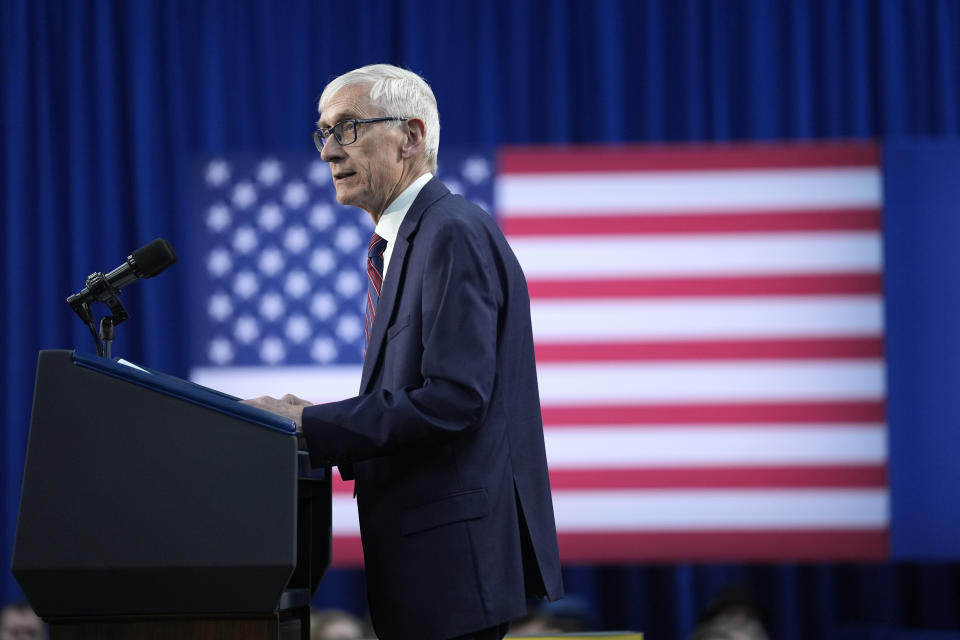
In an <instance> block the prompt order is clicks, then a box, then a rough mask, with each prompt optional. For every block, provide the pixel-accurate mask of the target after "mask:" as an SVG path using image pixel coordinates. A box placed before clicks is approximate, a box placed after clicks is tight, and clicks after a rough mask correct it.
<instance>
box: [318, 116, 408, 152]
mask: <svg viewBox="0 0 960 640" xmlns="http://www.w3.org/2000/svg"><path fill="white" fill-rule="evenodd" d="M407 120H409V118H392V117H387V118H354V119H352V120H341V121H340V122H338V123H337V124H335V125H333V126H332V127H330V128H329V129H323V128H321V129H317V130H316V131H314V132H313V144H315V145H317V151H323V145H324V143H325V142H326V141H327V138H329V137H330V134H333V137H334V138H336V139H337V144H339V145H340V146H341V147H345V146H347V145H348V144H353V143H354V142H356V141H357V127H359V126H360V125H361V124H369V123H371V122H388V121H394V122H396V121H399V122H406V121H407Z"/></svg>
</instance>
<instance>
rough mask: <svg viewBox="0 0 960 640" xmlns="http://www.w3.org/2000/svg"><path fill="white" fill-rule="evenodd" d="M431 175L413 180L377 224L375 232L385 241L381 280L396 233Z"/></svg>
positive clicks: (388, 261)
mask: <svg viewBox="0 0 960 640" xmlns="http://www.w3.org/2000/svg"><path fill="white" fill-rule="evenodd" d="M432 177H433V174H432V173H425V174H423V175H422V176H420V177H419V178H417V179H416V180H414V181H413V182H412V183H411V184H410V186H409V187H407V188H406V189H404V190H403V192H402V193H401V194H400V195H398V196H397V197H396V199H395V200H394V201H393V202H391V203H390V204H388V205H387V208H386V209H385V210H384V212H383V215H381V216H380V220H379V221H378V222H377V228H376V229H375V231H376V232H377V235H378V236H380V237H381V238H383V239H384V240H386V241H387V248H386V249H384V250H383V279H384V280H386V279H387V267H388V266H389V265H390V256H392V255H393V244H394V242H395V241H396V239H397V232H399V231H400V225H401V224H402V223H403V219H404V217H405V216H406V215H407V211H409V210H410V205H412V204H413V201H414V200H416V199H417V195H418V194H419V193H420V190H421V189H423V185H425V184H427V183H428V182H430V178H432Z"/></svg>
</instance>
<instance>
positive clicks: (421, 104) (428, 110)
mask: <svg viewBox="0 0 960 640" xmlns="http://www.w3.org/2000/svg"><path fill="white" fill-rule="evenodd" d="M353 85H369V86H370V93H369V94H368V96H369V98H370V102H372V103H373V104H374V105H375V106H377V107H379V108H381V109H383V111H384V113H385V114H386V115H388V116H392V117H396V118H419V119H421V120H423V123H424V125H425V126H426V135H425V140H424V142H425V145H424V146H425V151H426V156H427V159H428V160H429V161H430V167H431V169H432V170H433V171H434V173H436V171H437V154H438V152H439V150H440V114H439V113H438V112H437V99H436V98H435V97H434V95H433V90H432V89H431V88H430V85H429V84H427V81H426V80H424V79H423V78H421V77H420V76H418V75H417V74H415V73H414V72H412V71H408V70H406V69H401V68H400V67H395V66H393V65H392V64H370V65H367V66H365V67H360V68H359V69H354V70H353V71H349V72H347V73H345V74H343V75H342V76H337V77H336V78H334V79H333V80H331V81H330V82H329V83H328V84H327V86H326V87H324V89H323V93H322V94H321V95H320V104H319V105H318V110H319V111H320V113H321V114H322V113H323V109H324V107H325V106H326V105H327V102H329V100H330V98H332V97H333V95H334V94H335V93H337V92H338V91H340V90H341V89H343V88H344V87H349V86H353ZM393 126H400V123H399V122H396V123H393Z"/></svg>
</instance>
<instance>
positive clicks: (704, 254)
mask: <svg viewBox="0 0 960 640" xmlns="http://www.w3.org/2000/svg"><path fill="white" fill-rule="evenodd" d="M510 245H511V246H512V247H513V250H514V253H516V255H517V259H518V260H519V261H520V265H521V266H522V267H523V272H524V274H526V276H527V279H528V280H534V279H537V278H565V279H569V280H577V279H582V278H595V277H630V276H690V275H696V276H705V277H710V276H718V275H730V274H735V275H776V274H783V273H803V274H818V273H831V272H851V271H852V272H879V271H880V269H881V266H882V253H883V247H882V243H881V238H880V234H879V233H877V232H875V231H853V232H824V233H789V234H784V233H762V234H753V235H750V234H747V235H733V236H731V235H726V236H724V235H719V234H716V235H706V234H705V235H694V236H690V235H688V236H675V235H670V236H657V237H653V238H652V237H649V236H639V235H636V236H627V237H609V236H592V237H586V238H545V237H529V238H528V237H522V238H521V237H514V238H511V240H510Z"/></svg>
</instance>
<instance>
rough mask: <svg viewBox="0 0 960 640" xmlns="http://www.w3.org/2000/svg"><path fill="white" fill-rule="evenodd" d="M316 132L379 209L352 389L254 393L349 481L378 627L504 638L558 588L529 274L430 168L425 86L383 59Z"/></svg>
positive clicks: (355, 191) (404, 635) (344, 87)
mask: <svg viewBox="0 0 960 640" xmlns="http://www.w3.org/2000/svg"><path fill="white" fill-rule="evenodd" d="M319 111H320V120H319V121H318V123H317V127H318V129H317V131H316V132H315V133H314V141H315V143H316V145H317V149H318V150H319V151H320V154H321V157H322V158H323V160H324V161H325V162H327V163H328V164H329V166H330V172H331V173H332V174H333V182H334V185H335V186H336V191H337V201H338V202H340V203H341V204H345V205H353V206H355V207H359V208H361V209H364V210H365V211H367V212H368V213H369V214H370V216H371V217H372V218H373V220H374V222H375V223H376V232H375V233H374V234H373V237H372V238H371V239H370V245H369V253H368V261H367V273H368V275H369V277H370V283H369V288H368V295H367V309H366V311H367V323H366V332H367V333H366V340H367V346H366V352H365V356H364V362H363V375H362V378H361V382H360V395H358V396H356V397H353V398H348V399H346V400H342V401H339V402H333V403H329V404H318V405H311V404H310V403H308V402H306V401H303V400H300V399H299V398H296V397H294V396H289V395H288V396H285V397H284V398H282V399H279V400H277V399H274V398H270V397H262V398H257V399H254V400H250V401H248V403H250V404H252V405H254V406H258V407H260V408H263V409H267V410H269V411H273V412H275V413H279V414H281V415H285V416H287V417H290V418H292V419H293V420H294V421H295V422H296V423H297V424H298V426H299V428H300V429H301V430H302V434H303V436H304V438H305V440H306V442H307V446H308V449H309V453H310V458H311V461H312V463H313V464H314V465H315V466H327V465H336V466H338V467H339V469H340V474H341V476H343V478H345V479H347V480H349V479H353V480H354V482H355V485H354V487H355V492H356V498H357V508H358V511H359V517H360V533H361V537H362V540H363V554H364V565H365V571H366V579H367V591H368V598H369V603H370V614H371V617H372V619H373V624H374V628H375V630H376V632H377V635H378V637H379V638H381V640H450V639H453V638H456V639H457V640H461V639H464V640H466V639H476V640H487V639H488V638H489V639H499V638H502V637H503V636H504V634H505V633H506V631H507V628H508V626H509V621H510V620H511V619H513V618H516V617H518V616H521V615H523V614H524V613H525V610H526V598H527V597H528V596H535V597H541V598H548V599H551V600H553V599H556V598H559V597H560V596H561V595H562V594H563V586H562V582H561V577H560V562H559V555H558V551H557V536H556V525H555V523H554V516H553V506H552V503H551V498H550V484H549V480H548V477H547V461H546V454H545V450H544V442H543V426H542V419H541V415H540V401H539V396H538V392H537V376H536V367H535V363H534V352H533V336H532V332H531V327H530V300H529V296H528V294H527V285H526V280H525V279H524V276H523V272H522V271H521V270H520V265H519V264H518V262H517V260H516V258H515V257H514V255H513V252H512V251H511V250H510V247H509V246H508V244H507V242H506V240H505V239H504V237H503V234H502V233H501V231H500V229H499V228H498V227H497V225H496V224H495V223H494V221H493V220H492V219H491V218H490V216H488V215H487V214H486V213H485V212H484V211H482V210H481V209H480V208H479V207H477V206H475V205H473V204H471V203H470V202H467V201H466V200H464V199H463V198H461V197H460V196H456V195H453V194H451V193H450V191H448V190H447V188H446V187H444V185H443V183H441V182H440V181H439V180H438V179H437V178H436V177H434V176H433V175H432V172H435V171H436V167H437V151H438V148H439V140H440V135H439V134H440V120H439V116H438V113H437V102H436V98H434V95H433V91H432V90H431V89H430V86H429V85H428V84H427V83H426V82H425V81H424V80H423V79H422V78H421V77H419V76H418V75H416V74H414V73H412V72H410V71H406V70H404V69H400V68H397V67H394V66H391V65H384V64H379V65H371V66H367V67H363V68H360V69H356V70H354V71H351V72H349V73H347V74H344V75H342V76H339V77H337V78H335V79H334V80H333V81H331V82H330V83H329V84H328V85H327V87H326V88H325V89H324V91H323V94H322V95H321V97H320V104H319Z"/></svg>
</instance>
